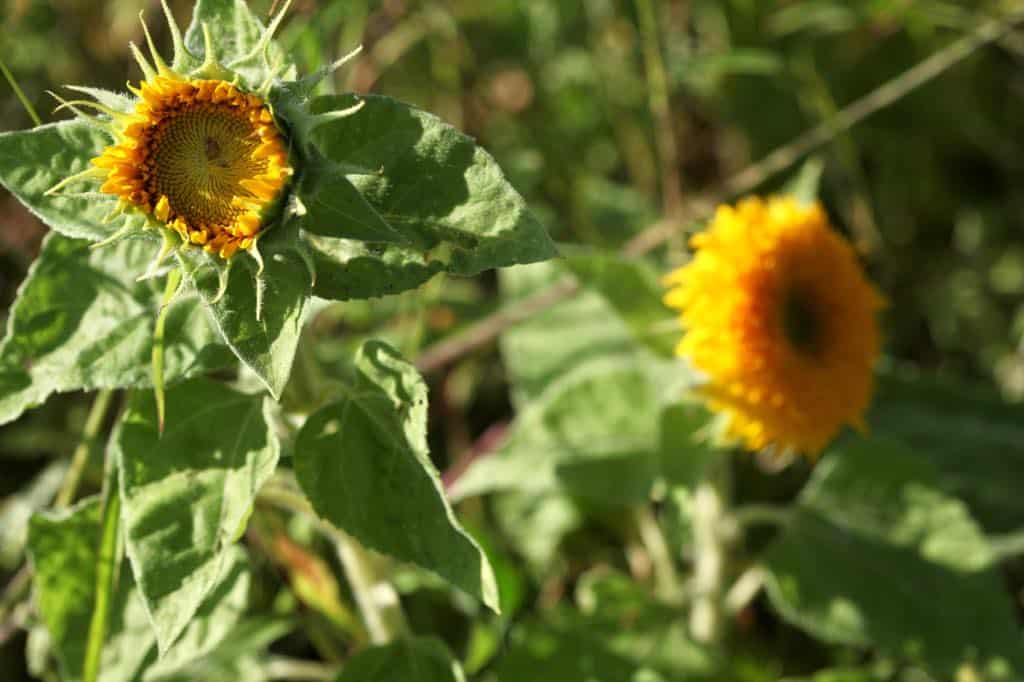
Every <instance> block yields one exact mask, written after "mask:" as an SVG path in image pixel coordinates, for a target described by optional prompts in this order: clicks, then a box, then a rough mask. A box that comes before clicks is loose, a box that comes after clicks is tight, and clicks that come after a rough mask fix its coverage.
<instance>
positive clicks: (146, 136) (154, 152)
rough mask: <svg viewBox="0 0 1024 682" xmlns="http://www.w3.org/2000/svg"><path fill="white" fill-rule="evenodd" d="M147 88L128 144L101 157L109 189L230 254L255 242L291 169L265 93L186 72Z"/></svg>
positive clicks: (127, 124) (126, 134)
mask: <svg viewBox="0 0 1024 682" xmlns="http://www.w3.org/2000/svg"><path fill="white" fill-rule="evenodd" d="M137 93H138V95H139V97H140V101H139V103H138V104H137V105H136V108H135V113H134V114H132V115H131V116H128V117H126V119H125V120H124V121H122V127H121V128H120V129H119V131H118V137H119V142H120V143H119V144H116V145H113V146H111V147H108V148H107V149H106V150H104V152H103V154H102V155H100V156H99V157H97V158H96V159H93V164H94V165H96V166H98V167H100V168H103V169H107V170H108V175H107V178H106V181H105V182H104V183H103V186H102V187H101V188H100V190H101V191H103V192H107V193H110V194H115V195H117V196H119V197H120V198H121V199H122V201H123V202H125V203H127V204H129V205H132V206H135V207H137V208H138V209H140V210H142V211H144V212H145V213H148V214H150V215H152V216H153V217H154V218H156V219H157V220H159V221H161V222H163V223H165V224H167V225H168V226H170V227H172V228H173V229H174V230H176V231H177V232H178V233H179V234H180V235H181V236H182V238H183V239H185V240H186V241H187V242H190V243H192V244H201V245H203V247H204V248H205V249H206V250H207V251H210V252H214V253H218V254H220V255H221V256H222V257H224V258H230V257H231V256H232V255H233V254H234V253H235V251H237V250H238V249H240V248H241V249H247V248H249V247H250V246H252V244H253V240H254V237H255V236H256V235H257V234H258V233H259V231H260V229H261V227H262V221H263V213H264V210H265V208H266V207H267V205H268V204H270V203H272V202H273V201H274V200H275V199H276V198H277V197H278V196H279V195H280V193H281V190H282V189H283V188H284V185H285V183H286V182H287V180H288V177H289V175H290V173H291V169H290V167H289V165H288V154H287V151H286V150H285V146H284V143H283V140H282V138H281V135H280V133H279V132H278V130H277V127H276V126H275V125H274V119H273V116H272V115H271V113H270V111H269V110H268V109H267V107H266V106H265V105H264V103H263V102H262V100H260V99H259V98H258V97H256V96H254V95H249V94H245V93H243V92H241V91H240V90H238V89H237V88H236V87H235V86H233V85H231V84H230V83H227V82H226V81H219V80H194V79H188V78H184V77H177V76H176V75H175V76H168V75H159V76H154V77H153V78H150V79H149V80H147V81H143V83H142V84H141V86H140V88H139V90H138V91H137Z"/></svg>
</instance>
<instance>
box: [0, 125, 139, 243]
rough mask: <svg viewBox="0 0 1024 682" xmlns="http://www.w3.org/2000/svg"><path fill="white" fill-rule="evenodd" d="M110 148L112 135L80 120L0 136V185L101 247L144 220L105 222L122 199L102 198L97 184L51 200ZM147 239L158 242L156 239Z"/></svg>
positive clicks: (80, 185) (78, 185)
mask: <svg viewBox="0 0 1024 682" xmlns="http://www.w3.org/2000/svg"><path fill="white" fill-rule="evenodd" d="M109 144H111V138H110V135H109V134H108V133H106V132H105V131H103V130H101V129H100V128H98V127H96V126H94V125H91V124H90V123H87V122H86V121H83V120H77V119H76V120H73V121H61V122H59V123H50V124H47V125H42V126H39V127H37V128H32V129H31V130H16V131H13V132H9V133H0V185H3V186H4V187H5V188H6V189H7V190H8V191H10V192H11V194H13V195H14V196H15V197H17V199H18V201H20V202H21V203H22V204H24V205H25V207H26V208H28V210H30V211H31V212H32V213H33V214H34V215H35V216H36V217H38V218H39V219H40V220H42V221H43V222H44V223H46V224H47V225H49V226H50V227H51V228H53V229H54V230H56V231H57V232H60V233H61V234H63V235H65V236H67V237H73V238H76V239H89V240H91V241H100V240H103V239H106V238H107V237H109V236H110V235H112V234H114V233H115V232H116V231H117V230H119V229H121V227H122V226H124V225H125V224H126V222H131V223H132V224H135V225H137V226H139V227H141V226H142V225H143V223H144V220H143V219H142V218H141V217H140V216H122V217H119V218H116V219H114V220H111V221H109V222H104V220H105V218H106V217H107V216H109V215H110V214H111V213H112V212H113V211H114V209H115V208H116V207H117V198H116V197H114V196H113V195H110V194H101V193H100V192H99V184H100V183H99V181H98V180H82V181H81V182H74V183H71V184H70V185H68V186H66V187H64V188H62V189H61V190H60V191H59V192H58V193H57V194H56V195H54V196H47V195H46V192H47V191H48V190H49V189H50V188H52V187H54V186H55V185H56V184H57V183H58V182H60V181H61V180H64V179H65V178H67V177H69V176H71V175H74V174H75V173H79V172H81V171H83V170H86V169H88V168H90V167H91V166H90V163H89V162H90V161H91V160H92V159H93V158H95V157H97V156H99V155H100V154H101V153H102V152H103V149H104V148H105V147H106V146H107V145H109ZM147 237H149V238H151V239H153V241H155V242H158V240H156V238H155V236H153V235H152V234H147Z"/></svg>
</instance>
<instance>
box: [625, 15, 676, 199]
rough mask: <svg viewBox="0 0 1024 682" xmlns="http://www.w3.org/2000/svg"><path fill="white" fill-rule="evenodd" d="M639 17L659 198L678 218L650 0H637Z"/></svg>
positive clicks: (668, 115)
mask: <svg viewBox="0 0 1024 682" xmlns="http://www.w3.org/2000/svg"><path fill="white" fill-rule="evenodd" d="M636 12H637V15H638V17H639V19H640V34H641V36H642V38H643V39H642V41H641V42H642V43H643V47H644V67H645V70H646V72H647V98H648V106H649V107H650V109H651V116H652V117H653V119H654V136H655V139H656V140H657V156H658V165H659V169H660V174H661V201H662V206H663V209H664V213H665V215H666V216H667V217H668V218H669V219H675V218H678V217H679V215H680V214H681V213H682V209H683V190H682V182H681V180H680V176H679V147H678V145H677V144H676V136H675V131H674V128H673V124H672V109H671V107H670V105H669V92H668V90H669V88H668V77H667V76H666V75H665V60H664V59H663V58H662V56H661V40H660V37H659V35H658V19H657V16H656V12H655V9H654V6H653V3H652V2H651V0H636Z"/></svg>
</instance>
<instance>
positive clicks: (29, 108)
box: [0, 59, 43, 126]
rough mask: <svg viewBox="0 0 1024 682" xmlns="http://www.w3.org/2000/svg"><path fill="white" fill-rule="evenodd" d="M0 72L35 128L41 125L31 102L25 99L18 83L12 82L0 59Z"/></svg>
mask: <svg viewBox="0 0 1024 682" xmlns="http://www.w3.org/2000/svg"><path fill="white" fill-rule="evenodd" d="M0 72H2V73H3V74H4V78H6V79H7V82H8V83H10V85H11V90H14V94H15V95H16V96H17V98H18V100H19V101H20V102H21V106H23V107H25V111H26V112H28V117H29V118H31V119H32V122H33V123H34V124H36V125H37V126H41V125H43V120H42V119H41V118H39V114H38V113H36V108H35V107H33V106H32V102H30V101H28V97H25V93H24V92H23V91H22V89H21V86H20V85H18V81H16V80H14V75H13V74H11V72H10V71H8V70H7V65H6V64H4V62H3V60H2V59H0Z"/></svg>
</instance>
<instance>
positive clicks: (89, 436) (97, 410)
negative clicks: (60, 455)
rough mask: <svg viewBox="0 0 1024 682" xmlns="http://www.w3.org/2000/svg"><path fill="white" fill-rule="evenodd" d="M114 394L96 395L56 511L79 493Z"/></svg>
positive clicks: (63, 484) (56, 503) (65, 477)
mask: <svg viewBox="0 0 1024 682" xmlns="http://www.w3.org/2000/svg"><path fill="white" fill-rule="evenodd" d="M113 397H114V392H113V391H112V390H111V389H109V388H108V389H104V390H102V391H100V392H99V393H97V394H96V398H95V399H94V400H93V402H92V407H91V408H89V416H88V417H86V419H85V428H84V429H83V431H82V440H81V441H80V442H79V443H78V447H76V448H75V452H74V453H73V454H72V455H71V465H70V466H69V467H68V472H67V474H66V475H65V476H64V482H63V483H62V484H61V487H60V491H59V492H58V493H57V497H56V499H55V500H54V502H53V506H54V507H55V508H56V509H65V508H66V507H68V506H70V505H71V503H72V502H74V501H75V493H77V492H78V485H79V484H80V483H81V482H82V474H84V473H85V468H86V466H88V464H89V459H90V457H91V456H92V452H93V449H94V448H95V446H96V439H97V436H98V435H99V432H100V429H101V428H103V422H104V421H105V420H106V418H107V410H108V409H109V408H110V403H111V399H112V398H113Z"/></svg>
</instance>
